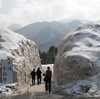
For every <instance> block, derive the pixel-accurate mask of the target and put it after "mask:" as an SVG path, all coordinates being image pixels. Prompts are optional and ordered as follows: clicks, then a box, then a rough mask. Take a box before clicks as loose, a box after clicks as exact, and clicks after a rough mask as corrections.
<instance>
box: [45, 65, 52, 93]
mask: <svg viewBox="0 0 100 99" xmlns="http://www.w3.org/2000/svg"><path fill="white" fill-rule="evenodd" d="M51 78H52V71H51V70H50V67H47V70H46V72H45V77H44V81H45V90H46V93H47V92H48V91H49V93H51Z"/></svg>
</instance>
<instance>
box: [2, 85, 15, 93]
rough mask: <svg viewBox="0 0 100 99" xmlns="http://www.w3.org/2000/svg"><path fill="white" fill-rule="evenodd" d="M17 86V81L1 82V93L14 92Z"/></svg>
mask: <svg viewBox="0 0 100 99" xmlns="http://www.w3.org/2000/svg"><path fill="white" fill-rule="evenodd" d="M15 86H16V83H12V84H2V83H0V93H3V94H12V93H14V92H15V91H16V89H15Z"/></svg>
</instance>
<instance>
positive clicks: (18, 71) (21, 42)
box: [0, 29, 41, 84]
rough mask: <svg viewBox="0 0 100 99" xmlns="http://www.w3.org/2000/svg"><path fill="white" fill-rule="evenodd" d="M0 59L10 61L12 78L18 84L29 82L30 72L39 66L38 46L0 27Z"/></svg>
mask: <svg viewBox="0 0 100 99" xmlns="http://www.w3.org/2000/svg"><path fill="white" fill-rule="evenodd" d="M1 59H5V60H6V59H10V60H11V61H12V64H13V79H14V82H18V84H25V83H30V80H31V77H30V72H31V71H32V70H33V68H38V67H40V66H41V62H40V56H39V51H38V46H37V45H36V44H35V43H34V42H33V41H31V40H29V39H27V38H25V37H24V36H22V35H20V34H17V33H15V32H12V31H11V30H9V29H0V61H1ZM0 76H1V75H0Z"/></svg>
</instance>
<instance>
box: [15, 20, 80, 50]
mask: <svg viewBox="0 0 100 99" xmlns="http://www.w3.org/2000/svg"><path fill="white" fill-rule="evenodd" d="M80 24H81V22H80V21H78V20H74V21H71V22H69V23H61V22H57V21H53V22H36V23H33V24H30V25H27V26H25V27H23V28H21V29H19V30H17V31H16V32H17V33H20V34H22V35H24V36H26V37H27V38H29V39H31V40H33V41H35V42H36V43H37V44H38V45H39V48H40V50H41V51H47V50H48V49H49V47H50V46H58V44H59V42H60V41H61V40H62V38H63V37H64V36H65V35H66V34H67V33H69V32H70V31H71V30H73V29H75V28H76V27H77V26H78V25H80Z"/></svg>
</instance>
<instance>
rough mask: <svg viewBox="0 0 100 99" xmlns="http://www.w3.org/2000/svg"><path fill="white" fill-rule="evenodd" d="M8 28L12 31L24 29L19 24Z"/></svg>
mask: <svg viewBox="0 0 100 99" xmlns="http://www.w3.org/2000/svg"><path fill="white" fill-rule="evenodd" d="M8 28H9V29H11V30H12V31H16V30H18V29H20V28H22V26H21V25H19V24H12V25H9V26H8Z"/></svg>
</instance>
